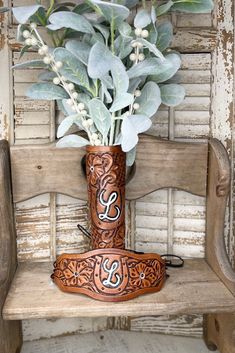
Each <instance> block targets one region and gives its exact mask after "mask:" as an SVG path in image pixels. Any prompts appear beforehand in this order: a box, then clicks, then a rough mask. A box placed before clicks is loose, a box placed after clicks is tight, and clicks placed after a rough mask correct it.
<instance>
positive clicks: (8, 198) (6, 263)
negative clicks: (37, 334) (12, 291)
mask: <svg viewBox="0 0 235 353" xmlns="http://www.w3.org/2000/svg"><path fill="white" fill-rule="evenodd" d="M16 265H17V262H16V239H15V225H14V217H13V204H12V193H11V173H10V157H9V146H8V142H7V141H4V140H2V141H0V269H1V270H0V352H2V353H9V352H12V353H13V352H19V351H20V347H21V345H22V332H21V323H20V322H19V321H13V322H8V321H5V320H3V318H2V315H1V313H2V309H3V305H4V302H5V299H6V296H7V293H8V291H9V288H10V285H11V282H12V280H13V277H14V274H15V270H16Z"/></svg>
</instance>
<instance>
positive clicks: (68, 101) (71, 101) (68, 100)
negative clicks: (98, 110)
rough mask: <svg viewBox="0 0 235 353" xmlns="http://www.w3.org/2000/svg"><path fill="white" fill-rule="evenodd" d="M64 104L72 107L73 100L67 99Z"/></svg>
mask: <svg viewBox="0 0 235 353" xmlns="http://www.w3.org/2000/svg"><path fill="white" fill-rule="evenodd" d="M66 103H67V104H68V105H70V106H72V105H73V100H72V99H70V98H69V99H67V100H66Z"/></svg>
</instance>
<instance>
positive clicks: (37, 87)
mask: <svg viewBox="0 0 235 353" xmlns="http://www.w3.org/2000/svg"><path fill="white" fill-rule="evenodd" d="M26 95H27V97H29V98H33V99H45V100H55V99H63V98H68V94H67V93H66V92H65V90H64V89H63V88H62V87H59V86H56V85H54V84H53V83H34V84H33V85H32V86H30V87H29V88H28V90H27V92H26Z"/></svg>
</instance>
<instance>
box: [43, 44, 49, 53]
mask: <svg viewBox="0 0 235 353" xmlns="http://www.w3.org/2000/svg"><path fill="white" fill-rule="evenodd" d="M41 49H42V51H43V53H44V54H46V53H47V52H48V50H49V48H48V46H47V45H43V46H42V47H41Z"/></svg>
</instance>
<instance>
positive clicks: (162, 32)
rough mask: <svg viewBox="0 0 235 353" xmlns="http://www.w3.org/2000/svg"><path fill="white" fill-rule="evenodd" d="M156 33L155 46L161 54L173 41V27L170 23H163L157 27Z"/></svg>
mask: <svg viewBox="0 0 235 353" xmlns="http://www.w3.org/2000/svg"><path fill="white" fill-rule="evenodd" d="M157 31H158V38H157V43H156V46H157V48H158V49H159V50H160V51H161V52H163V51H164V50H166V49H167V48H168V47H169V46H170V44H171V41H172V39H173V26H172V24H171V22H163V23H161V24H160V25H159V26H158V27H157Z"/></svg>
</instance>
